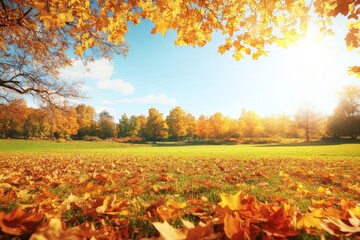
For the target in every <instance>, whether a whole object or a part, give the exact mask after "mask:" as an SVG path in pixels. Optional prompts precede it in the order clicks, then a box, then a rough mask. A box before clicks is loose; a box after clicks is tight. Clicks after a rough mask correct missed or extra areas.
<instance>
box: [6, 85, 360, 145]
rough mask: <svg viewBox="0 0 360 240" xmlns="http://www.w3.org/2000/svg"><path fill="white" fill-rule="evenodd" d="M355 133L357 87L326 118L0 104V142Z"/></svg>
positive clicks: (359, 123) (359, 112) (310, 111)
mask: <svg viewBox="0 0 360 240" xmlns="http://www.w3.org/2000/svg"><path fill="white" fill-rule="evenodd" d="M359 134H360V87H359V86H346V87H344V89H343V90H342V91H341V93H340V95H339V102H338V105H337V106H336V108H335V110H334V112H333V114H332V115H330V116H325V115H322V114H320V113H319V112H317V111H316V110H314V108H312V107H311V106H310V105H306V104H305V105H303V106H301V107H299V109H298V110H297V112H296V114H295V116H294V117H290V116H288V115H278V116H268V117H261V116H260V115H258V114H257V113H256V112H254V111H251V110H250V111H247V110H245V109H243V110H242V111H241V114H240V116H239V118H237V119H233V118H229V117H227V116H224V115H223V114H222V113H220V112H217V113H214V114H213V115H210V116H205V115H200V116H199V117H198V118H196V117H194V116H193V115H192V114H191V113H187V112H185V111H184V110H183V109H182V108H181V107H180V106H177V107H174V108H173V109H171V111H170V112H169V114H168V115H167V116H166V117H164V116H163V114H162V113H160V112H159V111H158V110H157V109H156V108H150V109H149V110H148V115H147V116H145V115H139V116H135V115H132V116H127V114H126V113H124V114H123V115H122V116H121V118H120V119H118V120H117V121H115V119H114V117H113V116H111V114H110V113H109V112H108V111H103V112H101V113H100V114H96V112H95V109H94V108H93V107H92V106H88V105H85V104H80V105H77V106H71V107H70V106H69V107H62V108H61V109H60V108H54V107H40V108H30V107H27V105H26V102H25V101H24V100H23V99H15V100H12V101H11V102H9V103H6V104H0V137H1V138H55V139H58V138H72V139H85V140H97V139H109V138H119V139H127V140H129V141H153V142H156V141H158V140H171V141H178V140H194V139H196V140H237V139H259V138H305V139H306V140H307V141H309V140H310V139H311V138H323V137H337V138H339V137H349V138H352V139H355V138H357V136H358V135H359Z"/></svg>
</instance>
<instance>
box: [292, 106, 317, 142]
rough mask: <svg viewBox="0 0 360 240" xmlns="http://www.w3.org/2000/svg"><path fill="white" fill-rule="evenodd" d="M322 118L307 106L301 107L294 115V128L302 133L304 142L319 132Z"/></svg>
mask: <svg viewBox="0 0 360 240" xmlns="http://www.w3.org/2000/svg"><path fill="white" fill-rule="evenodd" d="M322 122H323V117H322V116H321V115H320V114H319V113H318V112H316V111H315V110H314V108H313V107H312V106H310V105H309V104H304V105H302V106H301V107H300V108H299V109H298V110H297V112H296V114H295V123H296V126H297V127H298V128H299V129H301V130H302V131H303V132H304V135H305V138H306V141H307V142H309V141H310V137H311V136H313V135H316V134H318V133H319V132H320V130H321V125H322Z"/></svg>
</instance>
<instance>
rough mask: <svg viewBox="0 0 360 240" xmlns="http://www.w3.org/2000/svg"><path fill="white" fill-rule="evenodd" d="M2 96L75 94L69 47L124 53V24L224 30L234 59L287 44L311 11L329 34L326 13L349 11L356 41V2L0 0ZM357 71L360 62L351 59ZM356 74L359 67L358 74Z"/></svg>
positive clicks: (199, 32)
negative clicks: (62, 72)
mask: <svg viewBox="0 0 360 240" xmlns="http://www.w3.org/2000/svg"><path fill="white" fill-rule="evenodd" d="M0 3H1V4H0V96H1V98H2V99H5V100H8V99H9V98H10V97H11V96H12V95H18V94H32V95H33V96H35V97H37V98H38V99H40V100H42V101H45V102H47V103H53V102H57V103H59V101H57V100H58V98H59V97H66V98H77V97H79V93H78V91H77V89H78V88H75V87H74V85H73V83H72V82H71V81H64V80H62V79H59V69H60V68H62V67H66V66H69V65H70V64H71V59H70V58H69V56H72V55H71V54H69V55H68V53H74V54H75V55H76V56H77V57H78V58H82V59H83V60H84V61H85V62H87V60H90V59H93V58H98V57H106V58H110V57H111V54H125V53H126V52H127V45H126V43H125V35H126V33H127V32H128V29H129V26H128V25H129V24H134V25H137V24H138V23H140V22H141V21H142V20H148V21H151V22H153V23H154V28H153V29H152V31H151V33H152V34H156V33H161V34H162V35H165V34H166V32H167V31H168V30H172V31H174V32H175V33H176V35H177V38H176V40H175V44H176V45H180V46H182V45H190V46H200V47H201V46H204V45H206V44H207V43H208V42H209V41H211V39H212V34H213V33H214V32H219V33H222V34H223V35H224V42H223V44H221V45H220V46H219V49H218V51H219V53H221V54H223V53H224V52H226V51H232V54H233V57H234V58H235V59H237V60H239V59H241V58H243V57H244V55H250V56H251V57H252V58H253V59H257V58H259V57H260V56H262V55H267V50H266V46H267V45H271V44H275V45H277V46H281V47H285V46H287V45H288V44H289V43H291V42H294V41H296V40H298V39H299V38H300V37H301V36H303V35H304V33H305V32H306V30H307V26H308V22H309V20H310V19H311V17H312V16H313V17H315V18H316V20H318V21H317V22H319V26H320V27H319V28H320V31H322V32H323V33H325V34H331V30H329V23H330V22H331V19H332V18H334V17H336V16H338V15H343V16H345V17H347V18H348V19H349V23H348V25H347V27H348V29H349V31H348V34H347V36H346V38H345V41H346V45H347V46H348V47H349V48H350V49H354V48H355V49H356V48H359V47H360V36H359V29H360V27H359V21H360V20H359V19H358V15H359V11H360V10H359V3H358V1H356V0H346V1H345V0H314V1H295V0H286V1H284V0H273V1H259V0H256V1H246V0H239V1H230V2H229V1H198V0H189V1H173V0H163V1H138V0H133V1H115V2H114V1H104V0H97V1H91V0H48V1H38V0H28V1H24V0H0ZM350 71H351V72H352V73H357V74H358V73H359V72H360V67H357V66H353V67H350ZM359 76H360V75H359Z"/></svg>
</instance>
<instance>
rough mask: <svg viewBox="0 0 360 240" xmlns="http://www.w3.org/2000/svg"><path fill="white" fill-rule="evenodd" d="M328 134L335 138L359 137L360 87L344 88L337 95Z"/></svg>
mask: <svg viewBox="0 0 360 240" xmlns="http://www.w3.org/2000/svg"><path fill="white" fill-rule="evenodd" d="M329 128H330V132H331V133H332V134H333V135H334V136H335V137H341V136H349V137H350V138H351V139H356V138H357V136H358V135H360V87H359V86H356V85H350V86H346V87H344V88H343V89H342V91H341V92H340V95H339V102H338V105H337V107H336V108H335V110H334V114H333V115H332V116H331V118H330V122H329Z"/></svg>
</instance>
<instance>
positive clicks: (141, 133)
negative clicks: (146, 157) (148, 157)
mask: <svg viewBox="0 0 360 240" xmlns="http://www.w3.org/2000/svg"><path fill="white" fill-rule="evenodd" d="M136 120H137V121H138V122H139V124H140V126H139V131H138V134H137V136H139V137H141V138H148V133H147V127H146V122H147V117H146V116H145V115H139V116H136Z"/></svg>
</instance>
